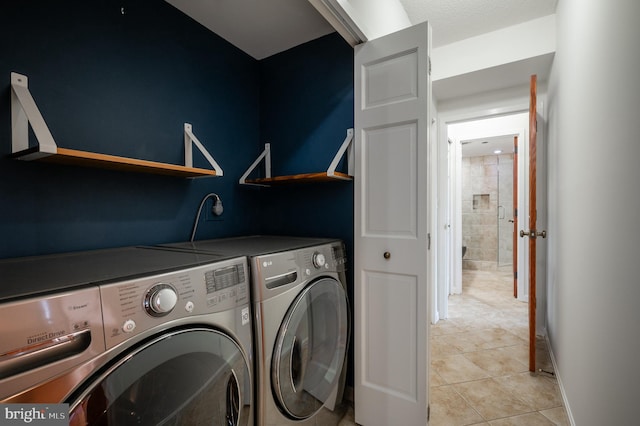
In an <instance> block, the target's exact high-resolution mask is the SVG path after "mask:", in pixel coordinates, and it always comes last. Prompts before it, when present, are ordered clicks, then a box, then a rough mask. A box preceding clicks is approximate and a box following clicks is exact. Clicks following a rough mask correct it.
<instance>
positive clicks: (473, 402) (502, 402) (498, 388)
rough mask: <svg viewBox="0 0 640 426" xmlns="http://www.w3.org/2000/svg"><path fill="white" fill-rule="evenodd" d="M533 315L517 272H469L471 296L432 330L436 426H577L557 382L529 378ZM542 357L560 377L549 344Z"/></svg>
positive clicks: (466, 289) (461, 298)
mask: <svg viewBox="0 0 640 426" xmlns="http://www.w3.org/2000/svg"><path fill="white" fill-rule="evenodd" d="M527 312H528V305H527V304H526V303H523V302H519V301H517V300H515V299H514V298H513V280H512V278H511V273H509V272H487V271H467V270H465V271H463V294H462V295H454V296H450V297H449V318H448V319H446V320H441V321H439V322H438V324H436V325H433V326H432V327H431V369H430V392H429V394H430V400H431V421H430V422H429V425H430V426H457V425H460V426H461V425H492V426H507V425H527V426H530V425H531V426H536V425H569V421H568V419H567V416H566V413H565V410H564V407H563V404H562V396H561V394H560V388H559V387H558V383H557V381H556V379H555V378H554V377H553V376H551V375H548V374H545V373H540V374H534V375H532V374H530V373H529V371H528V362H529V345H528V313H527ZM536 357H537V361H538V362H537V367H538V368H542V369H543V370H545V371H552V370H553V365H552V363H551V360H550V357H549V353H548V350H547V347H546V342H545V340H544V339H542V338H540V339H538V341H537V342H536Z"/></svg>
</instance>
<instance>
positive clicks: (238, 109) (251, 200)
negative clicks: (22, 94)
mask: <svg viewBox="0 0 640 426" xmlns="http://www.w3.org/2000/svg"><path fill="white" fill-rule="evenodd" d="M122 6H124V14H122V11H121V7H122ZM258 66H259V64H258V61H256V60H254V59H253V58H251V57H249V56H247V55H246V54H244V53H243V52H241V51H240V50H238V49H236V48H235V47H233V46H231V45H230V44H228V43H227V42H225V41H224V40H222V39H221V38H219V37H218V36H216V35H214V34H212V33H211V32H210V31H208V30H207V29H205V28H204V27H202V26H201V25H199V24H197V23H196V22H195V21H193V20H191V19H190V18H188V17H187V16H185V15H184V14H182V13H181V12H179V11H178V10H177V9H174V8H173V7H172V6H171V5H169V4H168V3H166V2H164V1H162V0H136V1H124V2H123V1H114V0H92V1H85V0H69V1H66V2H63V3H61V2H55V1H49V0H29V1H21V2H11V3H8V4H5V5H3V6H2V12H1V13H0V82H2V81H4V83H0V258H3V257H14V256H24V255H35V254H43V253H51V252H63V251H73V250H81V249H93V248H102V247H113V246H124V245H132V244H154V243H162V242H171V241H179V240H186V239H188V238H189V236H190V232H191V228H192V225H193V219H194V216H195V213H196V210H197V208H198V205H199V203H200V200H201V199H202V198H203V197H204V196H205V195H206V194H207V193H209V192H216V193H218V194H219V195H220V196H221V197H222V199H223V200H224V205H225V214H224V216H222V220H219V221H201V222H200V225H199V228H198V235H197V238H213V237H218V236H228V235H237V234H245V233H257V232H260V231H261V229H260V223H261V222H260V221H259V220H256V216H258V215H257V212H258V210H257V209H256V208H255V206H256V205H257V201H258V200H256V198H255V196H254V194H252V193H250V192H247V191H243V190H241V189H240V188H239V187H238V185H237V179H238V177H239V176H240V175H241V174H242V173H243V172H244V170H245V169H246V167H247V166H248V165H249V164H251V162H252V161H253V159H254V158H255V151H256V146H257V145H258V144H259V140H260V138H259V131H260V130H259V113H260V111H259V107H260V106H259V68H258ZM11 71H15V72H19V73H22V74H26V75H27V76H28V78H29V89H30V91H31V93H32V95H33V97H34V98H35V100H36V103H37V105H38V107H39V108H40V111H41V112H42V115H43V116H44V118H45V120H46V121H47V124H48V126H49V128H50V130H51V132H52V134H53V136H54V138H55V140H56V142H57V143H58V145H59V146H60V147H64V148H73V149H79V150H86V151H94V152H98V153H104V154H113V155H121V156H128V157H133V158H140V159H145V160H153V161H160V162H166V163H173V164H183V161H184V159H183V134H182V132H183V123H185V122H189V123H192V124H193V129H194V133H195V134H196V136H197V137H198V139H200V140H201V141H202V142H203V144H204V145H205V146H206V147H207V149H208V150H209V151H210V152H211V153H212V155H213V156H214V158H216V160H217V161H218V162H219V164H220V165H221V166H222V168H223V169H224V173H225V175H224V177H214V178H201V179H195V180H189V179H181V178H173V177H161V176H154V175H146V174H139V173H125V172H116V171H106V170H99V169H92V168H82V167H74V166H60V165H49V164H42V163H34V162H21V161H16V160H12V159H8V158H6V156H7V154H9V153H10V152H11V129H10V117H11V111H10V84H9V82H10V72H11ZM194 164H195V166H199V167H206V162H205V161H204V160H203V159H202V157H200V156H199V155H198V154H195V155H194Z"/></svg>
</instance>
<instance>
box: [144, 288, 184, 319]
mask: <svg viewBox="0 0 640 426" xmlns="http://www.w3.org/2000/svg"><path fill="white" fill-rule="evenodd" d="M177 302H178V293H176V291H175V289H174V288H173V287H171V286H170V285H169V284H156V285H154V286H153V287H151V289H150V290H149V291H148V292H147V294H146V295H145V298H144V308H145V309H146V311H147V313H148V314H149V315H151V316H154V317H161V316H164V315H167V314H168V313H169V312H171V311H172V310H173V308H175V307H176V303H177Z"/></svg>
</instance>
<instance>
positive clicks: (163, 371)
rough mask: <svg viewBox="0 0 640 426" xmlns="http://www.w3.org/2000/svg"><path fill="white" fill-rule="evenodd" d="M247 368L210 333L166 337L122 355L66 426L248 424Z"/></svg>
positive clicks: (231, 344)
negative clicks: (68, 425)
mask: <svg viewBox="0 0 640 426" xmlns="http://www.w3.org/2000/svg"><path fill="white" fill-rule="evenodd" d="M250 404H251V383H250V377H249V368H248V365H247V362H246V360H245V358H244V356H243V353H242V351H241V350H240V348H239V347H238V345H237V344H236V343H235V341H233V340H232V339H231V338H229V337H228V336H226V335H224V334H222V333H219V332H217V331H214V330H207V329H192V330H183V331H175V332H172V333H168V334H165V335H163V336H161V337H159V338H157V339H155V340H153V341H151V342H148V343H147V344H145V345H143V346H141V347H140V348H138V349H137V350H136V351H134V352H133V353H126V354H124V357H123V358H122V359H121V360H119V361H118V362H117V363H116V364H115V365H114V366H112V367H111V368H110V369H109V370H108V371H106V372H105V373H104V374H103V375H101V376H100V377H98V378H97V379H96V380H95V381H94V382H93V383H91V384H90V385H89V387H88V388H87V390H86V391H85V392H84V393H83V394H82V395H80V397H79V398H78V399H77V400H75V402H72V403H71V413H70V425H72V426H75V425H91V426H102V425H114V426H122V425H153V426H156V425H204V424H209V425H225V426H231V425H247V424H249V419H250V416H251V408H250Z"/></svg>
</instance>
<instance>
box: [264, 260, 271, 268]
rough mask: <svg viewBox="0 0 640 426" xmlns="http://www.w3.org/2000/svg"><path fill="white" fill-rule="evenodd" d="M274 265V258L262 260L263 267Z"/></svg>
mask: <svg viewBox="0 0 640 426" xmlns="http://www.w3.org/2000/svg"><path fill="white" fill-rule="evenodd" d="M272 265H273V260H265V261H263V262H262V267H263V268H266V267H267V266H272Z"/></svg>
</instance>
